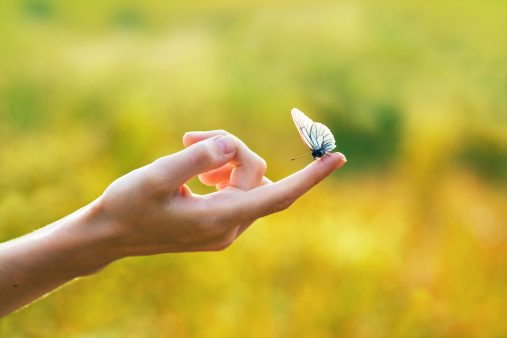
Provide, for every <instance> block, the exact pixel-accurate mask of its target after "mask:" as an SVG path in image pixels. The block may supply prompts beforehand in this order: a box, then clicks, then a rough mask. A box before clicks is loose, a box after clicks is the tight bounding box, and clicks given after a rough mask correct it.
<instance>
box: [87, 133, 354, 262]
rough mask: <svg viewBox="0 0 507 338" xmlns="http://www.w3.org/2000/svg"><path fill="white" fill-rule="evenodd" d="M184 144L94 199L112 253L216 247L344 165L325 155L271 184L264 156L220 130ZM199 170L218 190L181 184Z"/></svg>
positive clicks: (339, 159) (189, 136) (197, 135)
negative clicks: (206, 191) (203, 191)
mask: <svg viewBox="0 0 507 338" xmlns="http://www.w3.org/2000/svg"><path fill="white" fill-rule="evenodd" d="M183 143H184V144H185V146H186V147H187V148H186V149H185V150H182V151H180V152H178V153H176V154H173V155H169V156H166V157H163V158H160V159H158V160H156V161H155V162H153V163H151V164H149V165H147V166H145V167H142V168H140V169H137V170H135V171H133V172H131V173H129V174H127V175H125V176H123V177H121V178H119V179H118V180H116V181H115V182H113V183H112V184H111V185H110V186H109V187H108V188H107V190H106V191H105V192H104V194H103V195H102V196H101V197H100V198H99V199H98V200H97V201H96V202H95V203H94V206H93V208H94V209H95V210H96V211H97V214H99V215H100V216H99V218H100V220H101V221H100V227H101V230H100V231H104V229H107V230H106V231H107V232H108V237H109V239H110V240H111V243H113V245H112V246H109V248H110V249H111V250H115V251H116V252H117V256H118V257H123V256H132V255H149V254H158V253H166V252H184V251H208V250H222V249H224V248H226V247H228V246H229V245H230V244H231V243H232V242H233V241H234V240H235V239H236V238H237V237H238V236H239V235H240V234H241V233H243V232H244V231H245V230H246V229H247V228H248V226H249V225H250V224H252V222H253V221H255V220H256V219H257V218H260V217H263V216H266V215H269V214H271V213H274V212H278V211H282V210H284V209H286V208H288V207H289V206H290V205H291V204H292V203H293V202H294V201H295V200H296V199H297V198H299V197H300V196H301V195H303V194H304V193H305V192H307V191H308V190H309V189H310V188H312V187H313V186H314V185H315V184H317V183H318V182H320V181H321V180H322V179H324V178H325V177H326V176H328V175H329V174H330V173H331V172H332V171H334V170H336V169H338V168H339V167H341V166H342V165H343V164H344V163H345V162H346V159H345V157H344V156H343V155H342V154H340V153H331V154H328V155H326V156H324V157H323V158H322V159H320V160H317V161H314V162H313V163H311V164H310V165H308V166H307V167H306V168H305V169H303V170H301V171H299V172H297V173H295V174H293V175H291V176H289V177H287V178H285V179H283V180H281V181H279V182H276V183H272V182H271V181H270V180H268V179H267V178H266V177H264V173H265V170H266V163H265V161H264V160H263V159H261V158H260V157H259V156H258V155H256V154H255V153H254V152H252V151H251V150H250V149H248V147H247V146H246V145H245V144H244V143H243V142H241V141H240V140H239V139H238V138H236V137H235V136H233V135H231V134H229V133H227V132H225V131H221V130H219V131H208V132H191V133H187V134H185V136H184V138H183ZM197 175H199V179H200V180H201V182H203V183H204V184H207V185H216V187H217V189H218V191H217V192H215V193H212V194H208V195H204V196H200V195H196V194H193V193H192V192H191V191H190V189H189V188H188V187H187V186H186V185H185V183H186V182H187V181H188V180H190V179H191V178H192V177H194V176H197Z"/></svg>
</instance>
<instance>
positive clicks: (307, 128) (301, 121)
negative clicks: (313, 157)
mask: <svg viewBox="0 0 507 338" xmlns="http://www.w3.org/2000/svg"><path fill="white" fill-rule="evenodd" d="M290 113H291V115H292V120H293V121H294V124H295V125H296V128H297V130H298V132H299V136H301V139H302V140H303V143H304V144H305V146H306V147H307V148H308V149H310V150H311V151H314V150H315V149H318V148H319V145H318V144H317V142H316V141H315V142H314V141H313V140H312V136H311V133H312V126H313V125H314V123H313V121H312V120H311V119H310V118H309V117H308V116H306V115H305V114H304V113H303V112H302V111H300V110H299V109H297V108H293V109H292V110H291V112H290ZM313 132H314V133H315V132H316V130H313ZM314 139H315V140H316V138H314Z"/></svg>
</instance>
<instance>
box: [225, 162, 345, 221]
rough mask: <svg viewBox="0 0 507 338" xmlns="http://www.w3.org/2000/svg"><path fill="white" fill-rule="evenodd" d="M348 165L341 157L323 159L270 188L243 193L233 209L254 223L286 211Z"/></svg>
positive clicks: (270, 185)
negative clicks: (324, 180) (312, 189)
mask: <svg viewBox="0 0 507 338" xmlns="http://www.w3.org/2000/svg"><path fill="white" fill-rule="evenodd" d="M345 162H347V159H346V158H345V156H344V155H343V154H341V153H328V154H326V156H324V157H322V158H321V159H319V160H316V161H314V162H313V163H311V164H309V165H308V166H306V167H305V168H304V169H302V170H300V171H298V172H296V173H294V174H292V175H290V176H288V177H286V178H284V179H282V180H280V181H278V182H276V183H273V184H268V185H263V186H260V187H258V188H255V189H252V190H250V191H248V192H246V193H245V194H244V195H243V196H242V198H238V199H236V200H235V202H236V203H235V204H236V205H235V209H236V210H237V211H238V213H240V214H242V215H244V216H245V217H246V218H247V219H257V218H260V217H264V216H267V215H269V214H272V213H275V212H279V211H282V210H285V209H287V208H288V207H289V206H290V205H291V204H292V203H294V202H295V201H296V200H297V199H298V198H299V197H301V196H303V195H304V194H305V193H306V192H307V191H308V190H310V189H311V188H313V187H314V186H315V185H316V184H318V183H319V182H320V181H322V180H323V179H324V178H326V177H327V176H329V174H331V173H332V172H333V171H335V170H337V169H338V168H340V167H341V166H342V165H343V164H345Z"/></svg>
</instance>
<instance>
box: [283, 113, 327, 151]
mask: <svg viewBox="0 0 507 338" xmlns="http://www.w3.org/2000/svg"><path fill="white" fill-rule="evenodd" d="M291 115H292V120H293V121H294V124H295V125H296V128H297V130H298V132H299V135H300V136H301V139H302V140H303V143H304V144H305V146H306V147H307V148H308V149H309V150H310V151H311V152H312V153H311V154H312V156H313V158H314V159H319V158H321V157H323V156H325V155H326V154H327V153H328V152H330V151H331V150H333V149H334V148H335V147H336V145H335V140H334V136H333V134H332V133H331V131H330V130H329V128H328V127H326V126H325V125H323V124H322V123H318V122H313V121H312V120H311V119H310V118H309V117H308V116H306V115H305V114H304V113H303V112H302V111H300V110H299V109H297V108H293V109H292V111H291Z"/></svg>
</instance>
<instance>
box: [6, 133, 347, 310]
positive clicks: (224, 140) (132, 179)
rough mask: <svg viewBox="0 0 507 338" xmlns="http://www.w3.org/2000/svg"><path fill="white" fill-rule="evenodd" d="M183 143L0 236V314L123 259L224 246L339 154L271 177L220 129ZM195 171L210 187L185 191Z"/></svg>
mask: <svg viewBox="0 0 507 338" xmlns="http://www.w3.org/2000/svg"><path fill="white" fill-rule="evenodd" d="M183 142H184V144H185V146H186V147H187V148H186V149H184V150H182V151H180V152H178V153H176V154H173V155H169V156H166V157H162V158H160V159H158V160H156V161H155V162H153V163H151V164H149V165H147V166H145V167H142V168H140V169H137V170H134V171H132V172H131V173H129V174H127V175H125V176H123V177H120V178H119V179H117V180H116V181H114V182H113V183H112V184H111V185H110V186H109V187H108V188H107V189H106V191H105V192H104V194H103V195H102V196H100V197H99V198H98V199H97V200H95V201H94V202H92V203H91V204H89V205H88V206H85V207H83V208H82V209H80V210H78V211H76V212H74V213H72V214H71V215H69V216H67V217H65V218H63V219H61V220H59V221H56V222H55V223H53V224H50V225H48V226H46V227H43V228H40V229H39V230H37V231H34V232H33V233H31V234H28V235H26V236H23V237H20V238H17V239H14V240H12V241H9V242H6V243H2V244H0V317H2V316H4V315H6V314H8V313H10V312H12V311H14V310H16V309H18V308H20V307H21V306H23V305H26V304H28V303H30V302H32V301H33V300H35V299H37V298H39V297H41V296H42V295H44V294H46V293H48V292H50V291H52V290H54V289H56V288H58V287H59V286H61V285H63V284H65V283H67V282H68V281H70V280H72V279H74V278H76V277H80V276H84V275H88V274H92V273H95V272H97V271H98V270H100V269H101V268H103V267H104V266H106V265H108V264H109V263H111V262H112V261H114V260H117V259H120V258H122V257H127V256H136V255H151V254H158V253H168V252H184V251H205V250H221V249H224V248H226V247H227V246H229V245H230V244H231V243H232V242H233V241H234V240H235V239H236V238H237V237H238V236H239V235H240V234H241V233H243V231H245V230H246V229H247V228H248V226H249V225H250V224H252V222H253V221H255V220H256V219H257V218H259V217H263V216H266V215H269V214H271V213H274V212H278V211H281V210H284V209H286V208H287V207H289V206H290V205H291V204H292V203H293V202H294V201H295V200H296V199H297V198H299V197H300V196H301V195H303V194H304V193H305V192H307V191H308V190H309V189H310V188H312V187H313V186H314V185H315V184H317V183H318V182H320V181H321V180H322V179H324V178H325V177H326V176H328V175H329V174H330V173H331V172H332V171H333V170H336V169H338V168H339V167H341V166H342V165H343V164H344V163H345V161H346V160H345V157H344V156H343V155H342V154H339V153H331V154H328V155H326V156H324V157H323V158H321V159H320V160H317V161H314V162H313V163H311V164H310V165H308V166H307V167H306V168H305V169H303V170H301V171H299V172H297V173H295V174H293V175H291V176H289V177H286V178H285V179H283V180H281V181H278V182H276V183H272V182H271V181H269V180H268V179H267V178H265V177H264V172H265V170H266V163H265V162H264V160H263V159H261V158H260V157H259V156H257V155H256V154H255V153H253V152H252V151H251V150H250V149H248V147H247V146H246V145H245V144H244V143H243V142H241V141H240V140H239V139H238V138H236V137H234V136H232V135H230V134H228V133H226V132H225V131H221V130H220V131H209V132H193V133H187V134H186V135H185V137H184V138H183ZM197 175H198V176H199V178H200V180H201V181H202V182H203V183H205V184H208V185H216V186H217V188H218V191H217V192H215V193H212V194H209V195H204V196H200V195H195V194H193V193H192V192H191V191H190V189H189V188H188V187H187V186H186V185H185V183H186V182H187V181H188V180H190V179H191V178H192V177H195V176H197Z"/></svg>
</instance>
